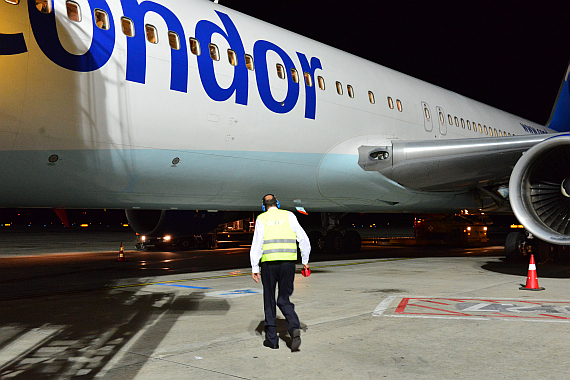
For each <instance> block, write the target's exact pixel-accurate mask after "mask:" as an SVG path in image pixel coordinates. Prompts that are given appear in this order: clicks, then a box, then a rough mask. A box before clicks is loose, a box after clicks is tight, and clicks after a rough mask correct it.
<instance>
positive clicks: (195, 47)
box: [188, 37, 200, 55]
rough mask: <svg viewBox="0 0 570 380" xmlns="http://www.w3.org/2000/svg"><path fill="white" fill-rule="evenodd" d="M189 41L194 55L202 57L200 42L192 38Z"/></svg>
mask: <svg viewBox="0 0 570 380" xmlns="http://www.w3.org/2000/svg"><path fill="white" fill-rule="evenodd" d="M188 41H189V42H190V51H191V52H192V54H194V55H200V41H198V40H197V39H195V38H192V37H190V38H189V39H188Z"/></svg>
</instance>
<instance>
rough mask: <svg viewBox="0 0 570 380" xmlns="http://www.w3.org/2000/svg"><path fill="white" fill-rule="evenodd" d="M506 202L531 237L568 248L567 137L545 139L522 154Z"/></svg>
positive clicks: (569, 175)
mask: <svg viewBox="0 0 570 380" xmlns="http://www.w3.org/2000/svg"><path fill="white" fill-rule="evenodd" d="M509 199H510V203H511V207H512V209H513V212H514V213H515V215H516V217H517V218H518V220H519V221H520V222H521V223H522V225H524V227H525V228H526V229H527V230H528V231H529V232H531V233H532V234H533V235H534V236H536V237H537V238H539V239H541V240H543V241H546V242H548V243H551V244H556V245H570V135H562V136H556V137H552V138H549V139H546V140H544V141H542V142H541V143H538V144H536V145H535V146H533V147H532V148H530V149H529V150H528V151H527V152H525V153H524V155H523V156H522V157H521V158H520V159H519V160H518V162H517V163H516V165H515V167H514V169H513V172H512V174H511V178H510V182H509Z"/></svg>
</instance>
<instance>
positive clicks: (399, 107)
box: [396, 99, 403, 112]
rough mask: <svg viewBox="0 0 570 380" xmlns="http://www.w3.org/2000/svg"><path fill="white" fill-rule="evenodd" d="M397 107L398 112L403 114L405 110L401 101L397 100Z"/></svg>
mask: <svg viewBox="0 0 570 380" xmlns="http://www.w3.org/2000/svg"><path fill="white" fill-rule="evenodd" d="M396 105H397V106H398V111H400V112H402V110H403V108H402V102H401V101H400V99H396Z"/></svg>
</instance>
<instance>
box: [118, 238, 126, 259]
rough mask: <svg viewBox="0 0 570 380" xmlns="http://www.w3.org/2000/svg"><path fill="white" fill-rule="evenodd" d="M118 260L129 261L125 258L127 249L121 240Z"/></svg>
mask: <svg viewBox="0 0 570 380" xmlns="http://www.w3.org/2000/svg"><path fill="white" fill-rule="evenodd" d="M118 261H127V259H126V258H125V251H124V249H123V242H121V248H119V259H118Z"/></svg>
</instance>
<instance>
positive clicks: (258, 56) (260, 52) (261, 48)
mask: <svg viewBox="0 0 570 380" xmlns="http://www.w3.org/2000/svg"><path fill="white" fill-rule="evenodd" d="M269 50H272V51H274V52H275V53H277V54H278V55H279V57H280V58H281V60H282V61H283V64H284V65H285V72H286V73H290V72H291V69H294V68H295V65H294V64H293V61H292V60H291V58H290V57H289V56H288V55H287V53H285V51H283V49H281V48H280V47H279V46H277V45H275V44H273V43H271V42H269V41H264V40H259V41H257V42H256V43H255V44H254V45H253V58H254V60H255V67H256V69H255V78H256V79H257V90H258V91H259V95H260V96H261V100H262V101H263V104H265V107H267V108H268V109H269V110H270V111H273V112H276V113H287V112H289V111H291V110H292V109H293V107H295V104H297V99H298V98H299V83H295V82H294V81H293V78H292V77H291V75H287V96H286V97H285V100H284V101H283V102H278V101H276V100H275V99H274V98H273V95H271V88H270V86H269V73H268V71H267V52H268V51H269Z"/></svg>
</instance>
